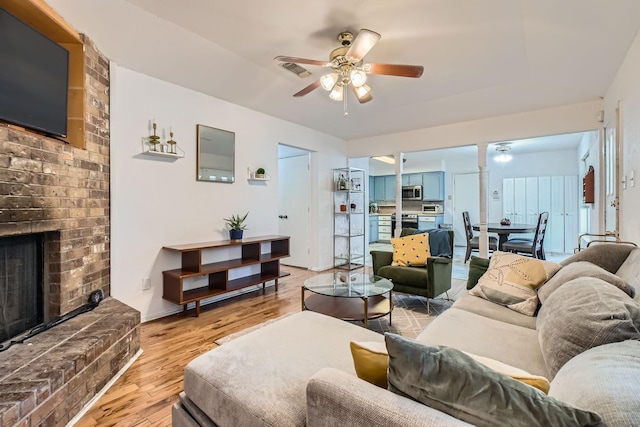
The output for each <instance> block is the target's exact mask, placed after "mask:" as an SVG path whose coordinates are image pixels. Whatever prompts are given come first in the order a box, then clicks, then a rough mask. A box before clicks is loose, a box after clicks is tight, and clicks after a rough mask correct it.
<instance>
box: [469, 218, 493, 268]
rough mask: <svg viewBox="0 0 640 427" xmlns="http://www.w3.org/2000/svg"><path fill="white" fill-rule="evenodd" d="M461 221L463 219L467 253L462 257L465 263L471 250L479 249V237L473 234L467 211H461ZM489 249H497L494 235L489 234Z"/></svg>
mask: <svg viewBox="0 0 640 427" xmlns="http://www.w3.org/2000/svg"><path fill="white" fill-rule="evenodd" d="M462 221H464V232H465V235H466V236H467V254H466V255H465V257H464V263H465V264H466V263H467V261H468V260H469V258H471V251H479V250H480V237H478V236H474V235H473V228H471V220H470V219H469V212H467V211H464V212H462ZM489 250H491V251H497V250H498V239H497V238H496V237H494V236H489Z"/></svg>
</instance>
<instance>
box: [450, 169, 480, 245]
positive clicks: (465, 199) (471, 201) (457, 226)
mask: <svg viewBox="0 0 640 427" xmlns="http://www.w3.org/2000/svg"><path fill="white" fill-rule="evenodd" d="M479 188H480V174H479V173H478V172H475V173H459V174H456V175H454V176H453V221H452V222H453V235H454V244H455V246H466V245H467V238H466V234H465V230H464V222H463V221H462V212H464V211H467V212H469V219H470V221H471V223H472V224H473V223H477V222H480V199H479V197H478V194H479V191H480V190H479Z"/></svg>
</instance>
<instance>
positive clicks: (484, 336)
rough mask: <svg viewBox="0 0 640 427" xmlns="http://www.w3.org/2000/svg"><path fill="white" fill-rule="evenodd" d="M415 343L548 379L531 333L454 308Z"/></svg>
mask: <svg viewBox="0 0 640 427" xmlns="http://www.w3.org/2000/svg"><path fill="white" fill-rule="evenodd" d="M471 298H475V297H471ZM505 310H508V309H505ZM513 313H514V314H519V313H516V312H513ZM520 316H522V315H521V314H520ZM416 340H417V341H420V342H422V343H425V344H432V345H433V344H438V345H446V346H449V347H454V348H457V349H459V350H463V351H468V352H470V353H473V354H477V355H479V356H484V357H490V358H492V359H495V360H499V361H501V362H504V363H507V364H509V365H511V366H515V367H517V368H520V369H524V370H525V371H527V372H530V373H531V374H534V375H542V376H543V377H545V378H550V377H549V373H548V371H547V365H546V364H545V362H544V358H543V357H542V353H541V352H540V344H539V343H538V333H537V332H536V330H535V329H531V328H526V327H522V326H517V325H513V324H510V323H507V322H501V321H499V320H495V319H490V318H488V317H484V316H481V315H479V314H476V313H471V312H469V311H466V310H460V309H457V308H455V306H454V307H452V308H450V309H448V310H446V311H445V312H444V313H442V314H440V315H439V316H438V317H436V318H435V319H433V321H432V322H431V323H430V324H429V327H427V328H425V330H424V331H422V332H421V333H420V335H418V336H417V337H416Z"/></svg>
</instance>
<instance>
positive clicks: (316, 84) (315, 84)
mask: <svg viewBox="0 0 640 427" xmlns="http://www.w3.org/2000/svg"><path fill="white" fill-rule="evenodd" d="M319 86H320V79H318V80H316V81H315V82H313V83H311V84H310V85H309V86H307V87H305V88H304V89H302V90H301V91H300V92H296V93H294V94H293V96H295V97H296V98H297V97H300V96H305V95H306V94H308V93H309V92H312V91H313V90H315V89H317V88H318V87H319Z"/></svg>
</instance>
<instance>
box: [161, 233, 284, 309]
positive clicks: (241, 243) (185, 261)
mask: <svg viewBox="0 0 640 427" xmlns="http://www.w3.org/2000/svg"><path fill="white" fill-rule="evenodd" d="M263 245H269V251H268V252H265V253H263V252H262V247H263ZM234 247H240V248H241V251H242V255H241V257H240V258H236V259H229V260H225V261H219V262H214V263H211V264H202V253H203V252H204V251H211V250H219V249H224V248H227V249H228V248H234ZM163 249H166V250H169V251H176V252H180V253H181V254H182V267H181V268H178V269H175V270H167V271H163V272H162V275H163V294H162V298H164V299H166V300H168V301H171V302H173V303H176V304H182V305H183V307H184V310H187V304H188V303H190V302H195V303H196V317H197V316H199V315H200V301H201V300H203V299H205V298H210V297H213V296H216V295H220V294H225V293H228V292H232V291H235V290H238V289H242V288H246V287H248V286H253V285H257V284H260V283H262V286H263V288H264V285H265V283H266V282H269V281H271V280H275V289H276V291H277V290H278V279H279V278H281V277H285V276H288V275H289V273H285V272H281V271H280V261H279V260H280V258H286V257H288V256H289V236H258V237H250V238H245V239H243V240H220V241H216V242H205V243H193V244H186V245H175V246H165V247H163ZM265 249H266V248H265ZM251 265H260V273H257V274H251V275H249V276H244V277H238V278H235V279H232V280H230V279H229V271H230V270H233V269H237V268H241V267H247V266H251ZM198 276H209V283H208V285H207V286H202V287H199V288H195V289H189V290H185V289H184V280H185V279H188V278H193V277H198Z"/></svg>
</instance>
